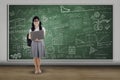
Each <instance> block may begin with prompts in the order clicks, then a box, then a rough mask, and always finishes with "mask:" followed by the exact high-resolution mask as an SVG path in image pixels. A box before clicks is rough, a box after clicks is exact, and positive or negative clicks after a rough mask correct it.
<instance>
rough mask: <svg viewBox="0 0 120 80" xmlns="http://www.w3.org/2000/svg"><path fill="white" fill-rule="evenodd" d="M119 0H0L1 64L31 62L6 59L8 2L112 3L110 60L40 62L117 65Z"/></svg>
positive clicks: (55, 3) (49, 3) (47, 60)
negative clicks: (111, 56) (111, 52)
mask: <svg viewBox="0 0 120 80" xmlns="http://www.w3.org/2000/svg"><path fill="white" fill-rule="evenodd" d="M119 3H120V1H118V0H102V1H101V0H99V1H98V0H92V1H89V0H84V1H82V0H75V1H72V0H66V1H62V0H61V1H57V0H54V2H53V1H51V0H47V1H39V0H35V1H34V2H32V1H31V0H27V1H24V0H7V1H5V0H3V1H1V2H0V10H1V12H0V13H1V14H0V17H1V18H0V36H1V40H0V44H1V45H0V56H1V57H0V62H1V64H25V63H27V64H31V63H32V62H31V60H16V61H17V62H16V61H7V60H8V58H7V56H8V54H7V53H8V50H7V47H8V44H7V37H8V35H7V29H8V23H7V19H8V17H7V5H8V4H22V5H23V4H25V5H26V4H27V5H30V4H34V5H52V4H54V5H62V4H65V5H66V4H69V5H70V4H72V5H113V59H112V60H111V59H110V60H109V59H108V60H104V59H102V60H99V59H97V60H89V59H86V60H83V59H77V60H75V59H73V60H72V59H67V60H65V59H62V60H56V59H50V60H49V59H46V60H43V62H42V64H58V65H59V64H61V65H62V64H68V65H72V64H73V65H82V64H83V65H84V64H87V65H109V64H112V65H118V64H119V62H120V54H119V53H120V49H119V48H120V45H119V44H120V42H119V40H120V38H119V34H120V32H119V25H120V23H119V22H118V21H120V19H119V17H120V15H119V14H120V10H119V8H120V4H119Z"/></svg>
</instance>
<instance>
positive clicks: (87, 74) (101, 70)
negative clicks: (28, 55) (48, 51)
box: [0, 66, 120, 80]
mask: <svg viewBox="0 0 120 80" xmlns="http://www.w3.org/2000/svg"><path fill="white" fill-rule="evenodd" d="M33 68H34V66H0V80H120V67H119V66H117V67H116V66H105V67H104V66H42V74H34V69H33Z"/></svg>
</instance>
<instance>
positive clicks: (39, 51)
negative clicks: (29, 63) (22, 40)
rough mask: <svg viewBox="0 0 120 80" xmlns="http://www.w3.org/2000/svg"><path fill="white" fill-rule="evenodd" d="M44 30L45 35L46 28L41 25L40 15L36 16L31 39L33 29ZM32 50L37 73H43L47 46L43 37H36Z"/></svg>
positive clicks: (33, 21)
mask: <svg viewBox="0 0 120 80" xmlns="http://www.w3.org/2000/svg"><path fill="white" fill-rule="evenodd" d="M39 30H43V31H44V35H45V28H44V27H42V26H41V21H40V19H39V17H38V16H35V17H34V18H33V20H32V27H31V29H30V30H29V39H31V32H32V31H39ZM31 51H32V55H33V61H34V66H35V74H37V73H41V68H40V65H41V58H42V57H44V56H45V46H44V40H43V39H35V40H34V41H32V43H31Z"/></svg>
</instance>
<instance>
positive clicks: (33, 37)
mask: <svg viewBox="0 0 120 80" xmlns="http://www.w3.org/2000/svg"><path fill="white" fill-rule="evenodd" d="M36 39H39V40H40V39H44V31H43V30H40V31H32V32H31V40H32V41H34V40H36Z"/></svg>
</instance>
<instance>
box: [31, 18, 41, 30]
mask: <svg viewBox="0 0 120 80" xmlns="http://www.w3.org/2000/svg"><path fill="white" fill-rule="evenodd" d="M35 19H38V20H40V19H39V17H38V16H34V17H33V20H32V27H31V30H32V31H34V30H35V26H34V20H35ZM41 25H42V23H41V21H39V30H42V26H41Z"/></svg>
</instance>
